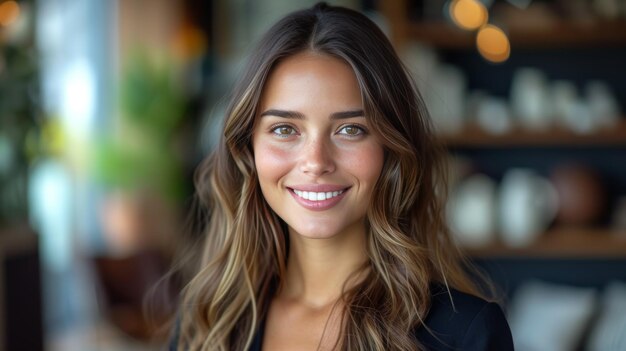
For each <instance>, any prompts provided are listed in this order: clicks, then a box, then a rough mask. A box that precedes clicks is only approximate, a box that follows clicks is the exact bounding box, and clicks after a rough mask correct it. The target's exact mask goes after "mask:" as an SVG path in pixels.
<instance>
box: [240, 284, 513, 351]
mask: <svg viewBox="0 0 626 351" xmlns="http://www.w3.org/2000/svg"><path fill="white" fill-rule="evenodd" d="M450 296H451V297H452V301H453V302H454V306H453V304H452V302H451V300H450ZM425 324H426V326H427V327H428V329H427V328H424V326H421V327H420V328H418V329H417V330H416V331H415V336H416V338H417V340H418V341H419V342H420V343H421V344H422V346H423V347H425V348H426V349H427V350H433V351H435V350H446V351H448V350H476V351H486V350H497V351H508V350H513V338H512V337H511V330H510V329H509V324H508V323H507V321H506V318H505V317H504V313H502V309H501V308H500V306H499V305H497V304H495V303H493V302H487V301H485V300H483V299H481V298H478V297H475V296H473V295H468V294H465V293H462V292H460V291H458V290H454V289H450V295H448V290H447V289H445V287H438V286H437V287H434V288H433V289H432V304H431V307H430V311H429V312H428V315H427V316H426V320H425ZM264 334H265V320H263V321H262V322H261V326H260V328H259V332H258V333H257V335H256V336H255V337H254V341H253V342H252V347H251V348H250V351H261V346H262V345H263V337H264Z"/></svg>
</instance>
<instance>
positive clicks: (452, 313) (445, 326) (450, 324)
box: [416, 285, 513, 350]
mask: <svg viewBox="0 0 626 351" xmlns="http://www.w3.org/2000/svg"><path fill="white" fill-rule="evenodd" d="M431 296H432V299H431V306H430V309H429V312H428V315H427V316H426V319H425V320H424V325H423V326H421V327H420V328H418V329H417V330H416V336H417V339H418V340H419V341H420V343H421V344H422V345H423V346H424V347H426V348H427V349H428V350H512V349H513V340H512V337H511V330H510V329H509V325H508V323H507V321H506V317H505V316H504V312H503V311H502V308H501V307H500V306H499V305H498V304H496V303H494V302H489V301H486V300H484V299H482V298H480V297H477V296H474V295H470V294H466V293H463V292H461V291H458V290H456V289H452V288H450V289H448V288H447V287H445V286H442V285H433V287H432V288H431Z"/></svg>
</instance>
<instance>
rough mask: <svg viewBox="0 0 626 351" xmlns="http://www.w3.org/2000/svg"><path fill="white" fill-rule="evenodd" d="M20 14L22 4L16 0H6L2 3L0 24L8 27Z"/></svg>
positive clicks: (0, 5)
mask: <svg viewBox="0 0 626 351" xmlns="http://www.w3.org/2000/svg"><path fill="white" fill-rule="evenodd" d="M19 15H20V5H18V3H17V2H15V1H5V2H3V3H2V4H0V25H2V26H4V27H8V26H10V25H11V23H13V22H15V20H16V19H17V18H18V17H19Z"/></svg>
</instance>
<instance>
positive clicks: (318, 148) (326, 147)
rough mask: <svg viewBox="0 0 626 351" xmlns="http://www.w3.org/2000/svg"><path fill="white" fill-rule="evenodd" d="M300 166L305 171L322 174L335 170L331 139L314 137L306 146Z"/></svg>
mask: <svg viewBox="0 0 626 351" xmlns="http://www.w3.org/2000/svg"><path fill="white" fill-rule="evenodd" d="M300 165H301V166H300V167H301V170H302V172H303V173H306V174H310V175H316V176H319V175H322V174H326V173H331V172H333V171H334V170H335V162H334V158H333V154H332V146H331V145H330V141H329V140H325V139H324V138H314V139H312V140H310V141H309V142H308V143H306V145H305V146H304V150H303V152H302V158H301V162H300Z"/></svg>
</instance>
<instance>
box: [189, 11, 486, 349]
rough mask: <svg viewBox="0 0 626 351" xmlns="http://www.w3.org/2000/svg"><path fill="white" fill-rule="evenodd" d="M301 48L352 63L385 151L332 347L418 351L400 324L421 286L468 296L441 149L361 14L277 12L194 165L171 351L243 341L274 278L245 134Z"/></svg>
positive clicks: (415, 96)
mask: <svg viewBox="0 0 626 351" xmlns="http://www.w3.org/2000/svg"><path fill="white" fill-rule="evenodd" d="M303 51H312V52H316V53H320V54H325V55H330V56H333V57H336V58H339V59H341V60H343V61H345V62H346V63H348V64H349V65H350V66H351V67H352V69H353V70H354V72H355V74H356V77H357V80H358V83H359V87H360V89H361V94H362V98H363V104H364V110H365V115H366V118H368V121H369V124H370V126H371V129H372V132H374V133H376V135H377V136H378V137H379V139H380V140H381V141H382V143H383V147H384V150H385V160H384V166H383V170H382V173H381V175H380V178H379V180H378V183H377V185H376V187H375V190H374V194H373V195H372V203H371V205H370V207H369V210H368V213H367V223H368V229H369V233H368V247H367V250H368V255H369V262H368V267H364V269H365V268H368V270H367V276H366V278H365V279H364V280H362V281H361V282H360V283H358V284H357V285H356V286H354V287H352V288H351V289H349V290H346V291H344V296H343V303H344V304H345V306H346V307H345V315H344V317H343V318H344V319H343V323H342V326H343V330H342V332H341V334H340V340H339V343H338V345H337V346H339V347H340V348H341V349H344V350H415V349H418V348H419V344H418V342H417V340H415V337H414V333H413V332H412V331H413V330H414V329H415V328H416V327H418V326H420V325H421V324H422V323H423V319H424V317H425V316H426V313H427V312H428V308H429V306H430V286H431V284H432V283H435V282H438V283H441V284H443V285H446V286H450V287H454V288H456V289H459V290H461V291H464V292H469V293H472V294H475V295H478V294H479V293H478V291H477V289H476V288H475V286H474V285H473V283H472V282H471V281H470V279H468V277H467V275H466V274H465V270H464V269H463V268H464V267H463V259H462V257H461V255H460V254H459V252H458V250H457V248H456V246H455V245H454V243H453V242H452V240H451V238H450V235H449V232H448V229H447V226H446V224H445V218H444V202H445V197H446V173H445V167H444V158H443V155H444V154H443V151H442V149H441V147H440V146H438V145H439V144H438V143H437V141H436V139H435V137H434V135H433V129H432V126H431V122H430V120H429V118H428V113H427V111H426V108H425V106H424V103H423V101H422V99H421V97H420V95H419V93H418V92H417V90H416V88H415V86H414V84H413V83H412V81H411V80H410V79H409V75H408V74H407V71H406V69H405V68H404V66H403V65H402V63H401V62H400V60H399V59H398V57H397V55H396V53H395V51H394V50H393V48H392V46H391V44H390V43H389V41H388V39H387V38H386V37H385V35H384V34H383V33H382V32H381V31H380V30H379V29H378V27H377V26H376V25H375V24H374V23H373V22H372V21H370V20H369V19H368V18H367V17H366V16H364V15H362V14H360V13H358V12H356V11H352V10H349V9H345V8H341V7H331V6H327V5H325V4H318V5H316V6H314V7H313V8H311V9H307V10H303V11H298V12H294V13H292V14H290V15H288V16H286V17H284V18H283V19H282V20H280V21H279V22H278V23H276V24H275V25H274V26H273V27H272V28H271V29H270V30H269V31H268V33H266V34H265V36H264V37H263V38H262V39H261V41H260V43H259V44H258V46H257V47H256V49H255V50H254V51H253V54H252V56H251V57H250V60H249V62H248V65H247V67H246V69H245V71H244V73H243V75H242V76H241V77H240V80H239V81H238V83H237V85H236V88H235V89H234V92H233V95H232V97H231V100H230V105H229V107H228V109H227V114H226V119H225V124H224V132H223V135H222V138H221V140H220V142H219V145H218V147H217V149H216V150H215V151H214V152H213V153H212V154H211V155H210V156H209V157H208V158H207V160H206V161H205V162H204V163H203V164H202V165H201V166H200V167H199V169H198V172H197V176H196V187H197V196H198V198H199V199H200V201H201V204H202V206H204V208H205V210H206V211H207V213H208V218H207V223H206V226H205V228H204V230H203V233H204V236H205V243H204V245H202V247H201V250H202V254H201V259H200V262H199V264H198V267H197V271H196V273H195V276H194V277H193V279H191V281H190V282H189V283H188V284H187V285H186V287H185V288H184V290H183V293H182V301H181V308H180V333H179V335H180V337H179V339H178V346H179V348H183V349H187V348H188V349H193V350H196V349H202V350H244V349H247V348H249V346H250V344H251V342H252V339H253V336H254V334H255V332H256V330H257V328H258V327H259V321H260V319H262V318H263V317H264V316H265V314H266V312H267V309H268V302H269V300H270V298H271V296H270V295H271V294H272V291H273V287H275V285H276V284H277V282H279V281H280V280H281V278H282V277H284V273H285V269H286V268H285V265H286V261H287V247H286V233H287V231H286V227H285V224H284V222H283V221H282V220H281V219H280V218H279V217H278V216H277V215H276V214H275V213H274V212H273V211H272V210H271V208H270V207H269V206H268V204H267V203H266V202H265V200H264V198H263V195H262V194H261V190H260V187H259V184H258V180H257V175H256V170H255V165H254V157H253V153H252V148H251V133H252V129H253V125H254V122H255V118H256V114H257V105H258V104H259V99H260V96H261V92H262V90H263V87H264V84H265V82H266V80H267V77H268V75H269V74H270V72H271V70H272V68H273V67H274V66H275V65H276V64H277V62H279V61H280V60H281V59H284V58H286V57H289V56H292V55H294V54H296V53H300V52H303Z"/></svg>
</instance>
